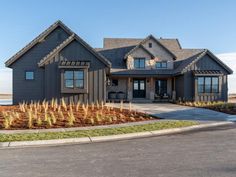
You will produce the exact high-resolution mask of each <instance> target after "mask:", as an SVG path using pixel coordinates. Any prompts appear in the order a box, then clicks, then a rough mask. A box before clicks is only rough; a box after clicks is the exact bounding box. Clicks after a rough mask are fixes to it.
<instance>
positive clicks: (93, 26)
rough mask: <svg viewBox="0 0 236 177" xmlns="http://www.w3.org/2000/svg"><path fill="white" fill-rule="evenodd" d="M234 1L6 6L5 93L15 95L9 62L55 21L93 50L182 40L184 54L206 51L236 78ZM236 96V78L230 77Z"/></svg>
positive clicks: (2, 18)
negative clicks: (109, 43) (133, 41)
mask: <svg viewBox="0 0 236 177" xmlns="http://www.w3.org/2000/svg"><path fill="white" fill-rule="evenodd" d="M235 9H236V1H235V0H225V1H220V0H198V1H194V0H99V1H96V0H40V1H33V0H20V1H19V0H1V1H0V23H1V24H0V26H1V27H0V93H11V90H12V85H11V70H9V69H6V68H5V66H4V62H5V61H6V60H7V59H8V58H10V57H11V56H12V55H14V54H15V53H16V52H18V51H19V50H20V49H21V48H23V47H24V46H25V45H26V44H27V43H29V42H30V41H31V40H32V39H34V38H35V37H36V36H37V35H38V34H40V33H41V32H42V31H44V30H45V29H46V28H47V27H48V26H50V25H51V24H52V23H54V22H55V21H56V20H62V21H63V22H64V23H65V24H66V25H67V26H69V27H70V28H71V29H72V30H73V31H74V32H76V33H77V34H78V35H79V36H80V37H82V38H83V39H84V40H85V41H86V42H88V43H89V44H90V45H91V46H92V47H102V42H103V38H104V37H133V38H144V37H146V36H147V35H149V34H153V35H154V36H155V37H157V38H159V37H163V38H178V39H179V41H180V43H181V45H182V47H183V48H207V49H209V50H211V51H212V52H213V53H214V54H216V55H217V56H218V57H219V58H220V59H222V60H223V61H224V62H225V63H226V64H228V65H229V66H230V67H231V68H232V69H233V70H234V71H235V73H236V67H235V66H236V42H235V41H236V40H235V39H236V23H235V19H236V10H235ZM229 92H230V93H236V74H234V75H231V76H230V77H229Z"/></svg>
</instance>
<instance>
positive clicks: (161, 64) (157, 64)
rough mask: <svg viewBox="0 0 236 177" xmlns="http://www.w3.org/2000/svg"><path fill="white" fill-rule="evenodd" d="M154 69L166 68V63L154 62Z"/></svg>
mask: <svg viewBox="0 0 236 177" xmlns="http://www.w3.org/2000/svg"><path fill="white" fill-rule="evenodd" d="M156 68H167V61H158V62H156Z"/></svg>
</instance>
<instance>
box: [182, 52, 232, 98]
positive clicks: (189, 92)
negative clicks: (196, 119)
mask: <svg viewBox="0 0 236 177" xmlns="http://www.w3.org/2000/svg"><path fill="white" fill-rule="evenodd" d="M192 70H220V71H222V73H223V76H220V77H219V94H202V95H198V94H196V93H195V84H194V82H195V78H194V76H193V74H192V72H191V71H192ZM227 85H228V84H227V71H226V70H225V69H224V68H223V67H222V66H221V65H220V64H218V63H217V62H216V61H214V60H213V59H212V58H211V57H210V56H209V55H205V56H204V57H203V58H201V59H200V60H199V61H198V62H196V63H195V64H193V65H192V66H191V68H190V69H189V70H188V71H187V72H186V73H185V74H184V97H183V98H184V99H185V100H189V101H191V100H194V99H195V100H196V101H217V100H221V101H227V99H228V86H227Z"/></svg>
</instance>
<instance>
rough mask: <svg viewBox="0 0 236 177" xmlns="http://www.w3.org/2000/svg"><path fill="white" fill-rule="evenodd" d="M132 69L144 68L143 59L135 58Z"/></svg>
mask: <svg viewBox="0 0 236 177" xmlns="http://www.w3.org/2000/svg"><path fill="white" fill-rule="evenodd" d="M134 68H145V58H135V59H134Z"/></svg>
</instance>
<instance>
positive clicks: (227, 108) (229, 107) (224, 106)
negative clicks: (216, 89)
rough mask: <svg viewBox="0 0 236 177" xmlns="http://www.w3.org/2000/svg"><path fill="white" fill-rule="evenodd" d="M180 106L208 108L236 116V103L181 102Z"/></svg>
mask: <svg viewBox="0 0 236 177" xmlns="http://www.w3.org/2000/svg"><path fill="white" fill-rule="evenodd" d="M178 104H180V105H184V106H192V107H199V108H206V109H211V110H214V111H218V112H223V113H227V114H232V115H236V103H226V102H221V101H219V102H180V103H178Z"/></svg>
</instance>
